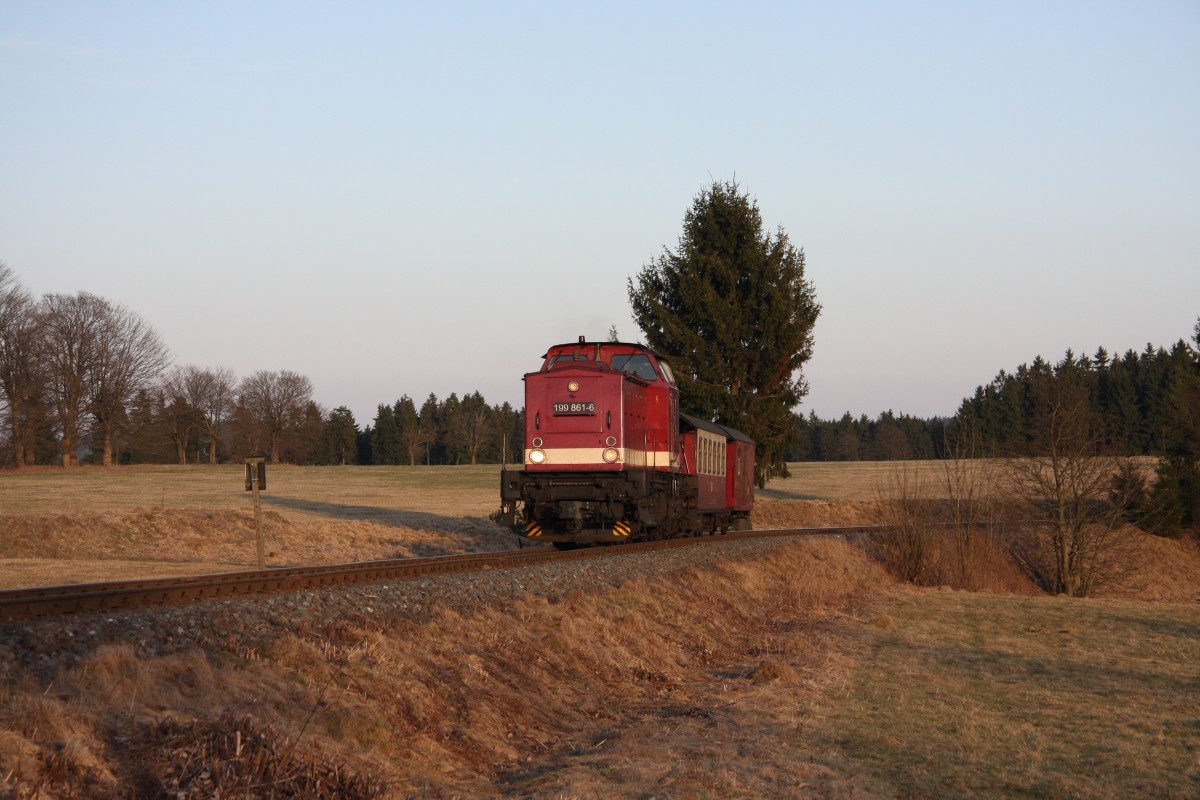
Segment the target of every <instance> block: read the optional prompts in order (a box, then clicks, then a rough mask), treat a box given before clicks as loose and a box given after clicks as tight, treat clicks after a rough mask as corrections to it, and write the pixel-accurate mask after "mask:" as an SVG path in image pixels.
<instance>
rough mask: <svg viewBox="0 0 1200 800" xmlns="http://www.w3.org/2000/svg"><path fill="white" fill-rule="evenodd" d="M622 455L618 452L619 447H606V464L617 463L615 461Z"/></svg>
mask: <svg viewBox="0 0 1200 800" xmlns="http://www.w3.org/2000/svg"><path fill="white" fill-rule="evenodd" d="M620 457H621V454H620V453H618V452H617V449H616V448H615V447H606V448H604V463H605V464H615V463H617V459H619V458H620Z"/></svg>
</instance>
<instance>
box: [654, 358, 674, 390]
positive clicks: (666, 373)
mask: <svg viewBox="0 0 1200 800" xmlns="http://www.w3.org/2000/svg"><path fill="white" fill-rule="evenodd" d="M658 368H659V369H661V370H662V374H663V378H665V379H666V381H667V383H669V384H671V385H672V386H674V385H675V373H674V372H672V371H671V367H670V365H669V364H667V362H665V361H659V362H658Z"/></svg>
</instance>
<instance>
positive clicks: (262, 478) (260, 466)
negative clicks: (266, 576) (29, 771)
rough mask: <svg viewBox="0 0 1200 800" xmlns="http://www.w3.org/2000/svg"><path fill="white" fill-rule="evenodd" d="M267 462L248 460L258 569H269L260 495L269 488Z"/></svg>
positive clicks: (254, 459) (255, 459) (259, 459)
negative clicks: (264, 541)
mask: <svg viewBox="0 0 1200 800" xmlns="http://www.w3.org/2000/svg"><path fill="white" fill-rule="evenodd" d="M266 478H267V460H266V459H265V458H259V457H252V458H247V459H246V490H247V491H248V492H251V493H252V494H253V495H254V540H255V546H256V548H257V550H258V568H259V569H266V568H267V557H266V552H265V548H264V547H263V531H262V500H261V499H260V498H259V496H258V493H259V491H260V490H262V489H266V487H267V480H266Z"/></svg>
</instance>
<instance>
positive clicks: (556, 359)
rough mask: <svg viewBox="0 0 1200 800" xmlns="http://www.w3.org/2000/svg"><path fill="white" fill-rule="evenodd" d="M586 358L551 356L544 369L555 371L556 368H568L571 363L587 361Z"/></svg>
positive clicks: (579, 356) (578, 356)
mask: <svg viewBox="0 0 1200 800" xmlns="http://www.w3.org/2000/svg"><path fill="white" fill-rule="evenodd" d="M587 360H588V357H587V356H584V355H578V354H576V355H571V354H567V355H564V356H551V357H550V361H549V363H547V364H546V369H548V370H549V369H555V368H556V367H569V366H570V365H571V362H572V361H587Z"/></svg>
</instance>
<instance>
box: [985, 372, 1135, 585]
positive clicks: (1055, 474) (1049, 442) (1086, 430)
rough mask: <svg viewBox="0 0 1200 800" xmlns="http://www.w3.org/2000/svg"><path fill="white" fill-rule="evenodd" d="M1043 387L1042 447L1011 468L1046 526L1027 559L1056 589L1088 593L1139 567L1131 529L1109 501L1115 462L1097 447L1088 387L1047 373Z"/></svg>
mask: <svg viewBox="0 0 1200 800" xmlns="http://www.w3.org/2000/svg"><path fill="white" fill-rule="evenodd" d="M1037 389H1038V391H1037V395H1036V400H1035V402H1036V411H1035V413H1036V414H1037V416H1038V420H1037V421H1038V425H1037V426H1036V427H1035V430H1039V431H1040V432H1041V436H1040V438H1041V441H1040V442H1038V443H1036V444H1037V446H1038V452H1039V453H1040V454H1039V455H1034V456H1030V457H1024V458H1013V459H1009V460H1008V461H1007V462H1006V468H1005V471H1006V475H1007V477H1008V480H1009V482H1010V484H1011V486H1012V488H1013V490H1014V493H1015V495H1016V496H1018V497H1019V498H1021V499H1023V500H1024V501H1025V503H1026V506H1027V508H1028V509H1029V510H1030V512H1031V514H1032V516H1033V519H1034V521H1035V523H1036V525H1037V528H1036V529H1037V530H1038V531H1039V535H1038V536H1036V537H1035V538H1034V539H1033V547H1032V548H1030V549H1029V550H1027V551H1026V552H1025V553H1024V559H1023V560H1024V561H1025V564H1026V566H1027V568H1029V569H1030V572H1031V573H1032V574H1033V577H1034V578H1035V580H1038V581H1039V582H1040V583H1042V584H1043V585H1044V586H1045V588H1046V589H1048V590H1049V591H1052V592H1054V593H1056V594H1066V595H1069V596H1071V597H1086V596H1088V595H1090V594H1092V593H1093V592H1094V591H1095V590H1096V589H1098V588H1099V587H1101V586H1104V585H1107V584H1113V583H1116V582H1120V581H1122V580H1126V579H1128V578H1129V577H1131V575H1132V574H1133V573H1134V572H1136V569H1137V561H1136V558H1135V557H1134V554H1133V552H1132V551H1131V547H1130V540H1129V536H1128V534H1127V533H1126V532H1124V531H1122V530H1121V525H1120V521H1119V519H1118V515H1116V514H1114V513H1113V510H1112V508H1111V506H1110V505H1109V503H1108V502H1107V500H1108V497H1109V493H1110V487H1111V485H1112V478H1113V474H1114V471H1115V465H1114V463H1113V461H1112V460H1111V459H1107V458H1103V457H1101V456H1099V455H1097V442H1098V436H1097V434H1096V431H1097V426H1096V425H1095V424H1094V420H1093V419H1092V412H1091V410H1090V409H1089V407H1088V397H1087V392H1086V390H1085V389H1084V388H1083V387H1081V386H1077V385H1074V384H1072V383H1071V382H1069V381H1067V380H1046V381H1044V382H1042V383H1041V384H1040V385H1039V386H1038V387H1037Z"/></svg>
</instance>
